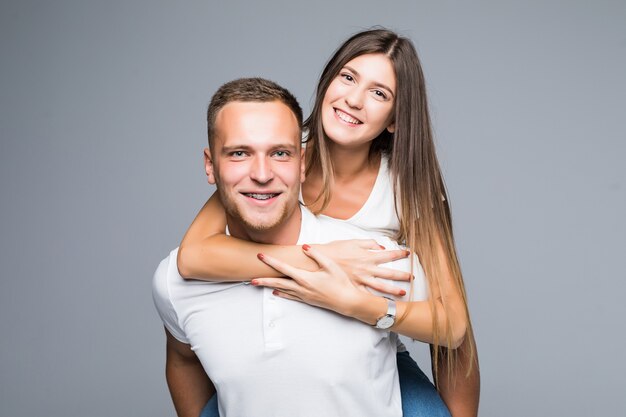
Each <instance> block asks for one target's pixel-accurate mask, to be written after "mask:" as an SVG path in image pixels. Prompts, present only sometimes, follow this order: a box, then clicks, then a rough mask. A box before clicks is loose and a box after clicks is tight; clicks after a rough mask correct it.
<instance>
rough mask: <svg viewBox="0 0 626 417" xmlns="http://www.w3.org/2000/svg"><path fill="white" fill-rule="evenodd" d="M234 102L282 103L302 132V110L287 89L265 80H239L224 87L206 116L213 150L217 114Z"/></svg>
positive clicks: (219, 91)
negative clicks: (296, 121) (287, 108)
mask: <svg viewBox="0 0 626 417" xmlns="http://www.w3.org/2000/svg"><path fill="white" fill-rule="evenodd" d="M233 101H242V102H261V103H265V102H270V101H280V102H281V103H283V104H285V105H286V106H287V107H289V109H290V110H291V112H292V113H293V114H294V116H296V119H297V120H298V127H299V128H300V130H302V108H300V104H298V100H296V98H295V97H294V95H293V94H291V93H290V92H289V91H288V90H287V89H286V88H283V87H281V86H280V85H278V84H276V83H275V82H273V81H270V80H266V79H264V78H258V77H255V78H239V79H237V80H233V81H229V82H227V83H226V84H224V85H222V86H221V87H220V88H218V90H217V91H216V92H215V94H213V97H212V98H211V103H209V109H208V110H207V115H206V120H207V135H208V138H209V148H213V140H214V138H215V118H216V117H217V114H218V113H219V111H220V110H221V109H222V108H223V107H224V106H225V105H227V104H228V103H231V102H233Z"/></svg>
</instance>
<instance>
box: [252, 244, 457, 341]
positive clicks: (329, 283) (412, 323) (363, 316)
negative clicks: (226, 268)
mask: <svg viewBox="0 0 626 417" xmlns="http://www.w3.org/2000/svg"><path fill="white" fill-rule="evenodd" d="M303 249H304V252H305V253H306V254H307V255H309V256H311V258H313V259H315V260H316V262H317V263H318V264H319V266H320V269H319V270H318V271H315V272H309V271H304V270H301V269H297V268H294V267H292V266H290V265H288V264H285V263H284V262H281V261H279V260H277V259H275V258H273V257H271V256H267V255H266V254H263V255H260V259H263V260H264V262H266V263H267V264H268V265H270V266H271V267H273V268H275V269H276V270H278V271H280V272H281V273H283V274H285V275H289V276H290V277H292V278H293V279H282V278H260V279H254V280H252V284H253V285H263V286H267V287H272V288H275V289H276V291H275V293H276V295H278V296H281V297H284V298H289V299H292V300H297V301H302V302H305V303H307V304H311V305H315V306H318V307H322V308H325V309H328V310H333V311H335V312H337V313H339V314H342V315H344V316H348V317H353V318H355V319H358V320H360V321H362V322H364V323H367V324H370V325H374V324H375V323H376V321H377V320H378V318H380V317H382V316H383V315H384V314H385V313H386V312H387V300H386V299H385V298H383V297H379V296H376V295H373V294H371V293H370V292H368V291H364V290H363V287H362V286H358V285H355V284H354V282H353V281H351V280H350V279H349V277H348V276H347V275H346V274H345V272H344V271H343V270H342V269H341V268H340V267H339V266H338V265H337V264H336V263H335V262H334V261H332V259H330V258H328V257H327V256H325V255H323V254H322V253H321V252H320V251H319V250H317V249H316V248H314V247H310V246H308V245H304V246H303ZM444 269H447V267H445V266H444ZM444 272H446V273H445V274H444V276H446V277H448V279H446V280H445V281H446V282H444V283H442V286H441V287H442V288H441V291H439V290H438V289H437V288H433V291H432V294H433V298H432V302H433V303H434V307H435V309H436V310H437V322H436V323H433V314H432V310H431V305H430V303H431V301H398V302H396V307H397V314H396V317H403V316H404V319H403V320H396V324H395V325H394V326H393V327H392V328H391V330H393V331H395V332H397V333H399V334H403V335H405V336H408V337H410V338H412V339H415V340H420V341H422V342H426V343H435V342H436V343H437V344H438V345H442V346H447V347H450V348H456V347H457V346H459V345H460V344H461V342H462V341H463V338H464V336H465V330H466V327H467V320H466V317H465V313H464V310H463V304H462V301H461V297H460V294H459V292H458V290H457V289H456V286H455V285H454V282H453V280H452V278H451V274H449V271H444ZM444 297H445V298H446V301H447V304H448V308H447V309H444V308H443V298H444ZM448 323H451V329H450V332H449V337H450V340H448V338H447V336H448V332H447V326H448ZM435 326H436V327H437V334H438V337H437V340H435V338H434V334H435Z"/></svg>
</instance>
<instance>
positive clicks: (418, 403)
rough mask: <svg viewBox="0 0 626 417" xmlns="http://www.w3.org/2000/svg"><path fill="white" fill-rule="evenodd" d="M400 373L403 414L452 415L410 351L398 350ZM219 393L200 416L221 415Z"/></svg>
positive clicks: (412, 416)
mask: <svg viewBox="0 0 626 417" xmlns="http://www.w3.org/2000/svg"><path fill="white" fill-rule="evenodd" d="M397 361H398V375H399V376H400V392H401V395H402V414H403V415H404V416H405V417H450V412H449V411H448V408H447V407H446V405H445V404H444V403H443V400H442V399H441V397H440V396H439V393H438V392H437V390H436V389H435V386H434V385H433V384H432V382H430V380H429V379H428V377H427V376H426V375H424V372H422V370H421V369H420V368H419V366H417V363H416V362H415V361H414V360H413V358H412V357H411V356H410V355H409V352H398V354H397ZM219 415H220V414H219V410H218V408H217V395H213V397H211V399H210V400H209V402H208V403H206V405H205V406H204V409H203V410H202V413H201V414H200V417H219Z"/></svg>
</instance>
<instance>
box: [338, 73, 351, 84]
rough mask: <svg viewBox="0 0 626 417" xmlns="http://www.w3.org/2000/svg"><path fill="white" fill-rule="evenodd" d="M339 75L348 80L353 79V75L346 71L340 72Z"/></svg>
mask: <svg viewBox="0 0 626 417" xmlns="http://www.w3.org/2000/svg"><path fill="white" fill-rule="evenodd" d="M341 77H342V78H343V79H344V80H346V81H350V82H352V81H354V77H353V76H352V75H350V74H347V73H343V74H341Z"/></svg>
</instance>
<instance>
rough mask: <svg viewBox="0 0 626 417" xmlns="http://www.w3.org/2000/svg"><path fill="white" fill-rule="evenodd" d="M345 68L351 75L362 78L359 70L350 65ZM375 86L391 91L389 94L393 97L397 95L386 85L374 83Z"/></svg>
mask: <svg viewBox="0 0 626 417" xmlns="http://www.w3.org/2000/svg"><path fill="white" fill-rule="evenodd" d="M344 68H345V69H347V70H348V71H350V72H351V73H353V74H354V75H355V76H357V77H359V76H360V74H359V72H358V71H357V70H355V69H354V68H352V67H351V66H349V65H344ZM374 85H375V86H376V87H380V88H384V89H385V90H387V91H389V93H390V94H391V95H392V96H394V95H395V94H394V92H393V90H392V89H391V88H389V86H388V85H385V84H383V83H379V82H374Z"/></svg>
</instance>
